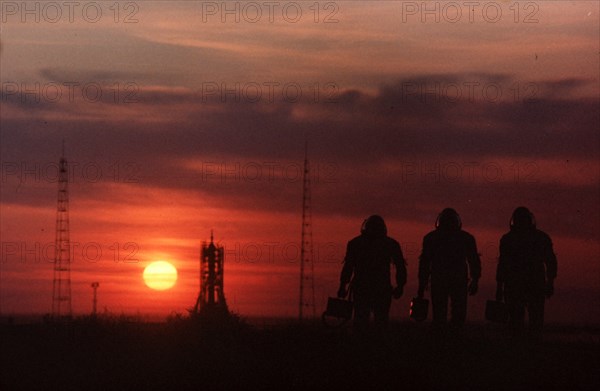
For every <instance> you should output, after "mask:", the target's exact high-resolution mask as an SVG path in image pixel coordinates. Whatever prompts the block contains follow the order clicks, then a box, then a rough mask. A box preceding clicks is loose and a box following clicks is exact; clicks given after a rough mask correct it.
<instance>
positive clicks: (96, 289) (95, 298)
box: [91, 281, 100, 317]
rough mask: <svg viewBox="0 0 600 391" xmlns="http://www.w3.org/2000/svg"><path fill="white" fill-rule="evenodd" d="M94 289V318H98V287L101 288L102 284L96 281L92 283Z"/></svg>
mask: <svg viewBox="0 0 600 391" xmlns="http://www.w3.org/2000/svg"><path fill="white" fill-rule="evenodd" d="M91 286H92V289H94V298H93V300H92V316H93V317H96V315H97V313H98V311H97V309H98V308H97V307H98V287H99V286H100V283H99V282H97V281H95V282H92V285H91Z"/></svg>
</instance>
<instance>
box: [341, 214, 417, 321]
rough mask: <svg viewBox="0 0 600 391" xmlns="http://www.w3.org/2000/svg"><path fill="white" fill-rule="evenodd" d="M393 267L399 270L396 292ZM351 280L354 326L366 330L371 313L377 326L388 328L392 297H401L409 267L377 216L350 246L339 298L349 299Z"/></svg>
mask: <svg viewBox="0 0 600 391" xmlns="http://www.w3.org/2000/svg"><path fill="white" fill-rule="evenodd" d="M390 264H394V266H395V269H396V276H395V279H396V285H397V286H396V288H393V287H392V284H391V281H390V279H391V273H390ZM351 279H352V283H351V288H350V289H351V291H352V298H353V301H354V324H355V326H356V327H357V328H358V329H365V328H366V327H367V325H368V322H369V316H370V314H371V312H373V314H374V317H375V323H376V324H377V325H378V326H382V325H384V324H386V323H387V321H388V319H389V310H390V305H391V300H392V296H393V297H394V298H399V297H400V296H402V293H403V287H404V284H405V283H406V265H405V261H404V256H403V255H402V250H401V248H400V244H399V243H398V242H397V241H396V240H394V239H392V238H390V237H388V236H387V228H386V226H385V222H384V220H383V218H381V217H380V216H377V215H374V216H371V217H369V218H368V219H367V220H365V222H364V223H363V227H362V229H361V234H360V236H357V237H355V238H354V239H352V240H350V241H349V242H348V246H347V249H346V256H345V258H344V266H343V268H342V272H341V276H340V288H339V290H338V296H339V297H345V296H346V295H347V293H348V289H347V285H348V283H349V282H350V280H351Z"/></svg>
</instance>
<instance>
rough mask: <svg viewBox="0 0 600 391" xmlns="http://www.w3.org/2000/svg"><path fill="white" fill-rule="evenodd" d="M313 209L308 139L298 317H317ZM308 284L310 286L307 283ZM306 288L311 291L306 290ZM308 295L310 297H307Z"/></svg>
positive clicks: (305, 154)
mask: <svg viewBox="0 0 600 391" xmlns="http://www.w3.org/2000/svg"><path fill="white" fill-rule="evenodd" d="M313 255H314V251H313V235H312V210H311V188H310V162H309V160H308V139H307V140H305V144H304V175H303V186H302V241H301V247H300V300H299V304H298V319H299V320H300V321H302V320H303V319H304V310H305V309H306V310H309V311H311V313H312V317H313V318H315V317H316V307H315V279H314V274H315V263H314V259H313ZM305 284H308V287H307V286H306V285H305ZM306 288H309V289H310V291H309V292H306ZM307 296H308V297H307Z"/></svg>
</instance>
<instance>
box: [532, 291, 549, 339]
mask: <svg viewBox="0 0 600 391" xmlns="http://www.w3.org/2000/svg"><path fill="white" fill-rule="evenodd" d="M545 301H546V298H545V297H544V295H543V294H539V295H532V296H531V297H530V298H529V303H528V306H527V309H528V314H529V332H530V334H531V335H532V336H534V337H537V336H541V334H542V328H543V327H544V304H545Z"/></svg>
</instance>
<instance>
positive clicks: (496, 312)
mask: <svg viewBox="0 0 600 391" xmlns="http://www.w3.org/2000/svg"><path fill="white" fill-rule="evenodd" d="M485 318H486V319H487V320H489V321H490V322H497V323H506V322H508V309H507V308H506V304H505V303H504V302H502V301H497V300H488V301H487V302H486V303H485Z"/></svg>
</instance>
